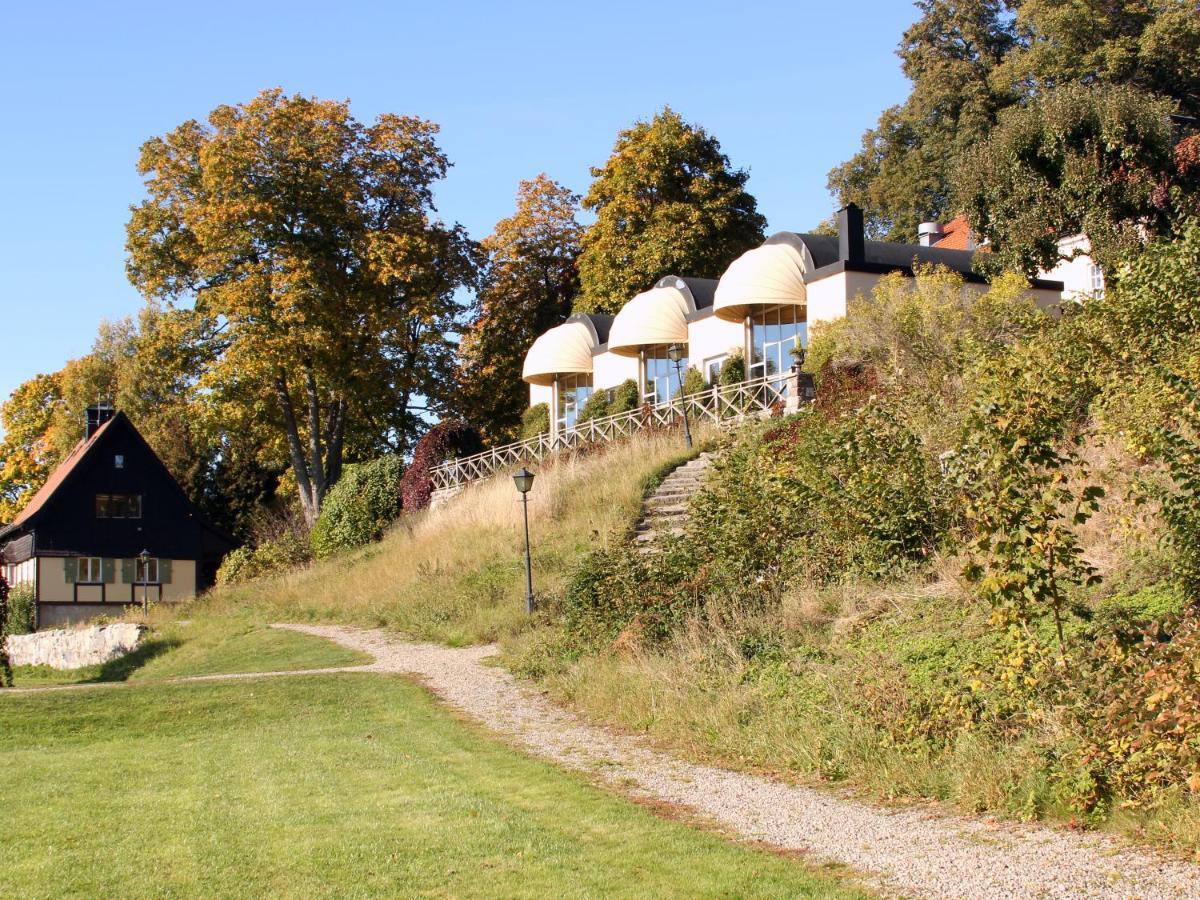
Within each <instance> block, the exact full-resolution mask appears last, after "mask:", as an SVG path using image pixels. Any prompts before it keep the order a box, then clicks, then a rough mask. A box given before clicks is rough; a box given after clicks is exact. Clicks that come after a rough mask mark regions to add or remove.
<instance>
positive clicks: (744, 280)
mask: <svg viewBox="0 0 1200 900" xmlns="http://www.w3.org/2000/svg"><path fill="white" fill-rule="evenodd" d="M804 272H805V266H804V258H803V256H802V255H801V253H800V251H799V250H797V249H796V247H794V246H793V245H792V244H791V243H769V244H763V245H762V246H761V247H755V248H754V249H753V250H747V251H746V252H745V253H743V254H742V255H741V256H739V257H738V258H737V259H735V260H734V261H733V262H732V263H731V264H730V266H729V268H728V269H726V270H725V274H724V275H722V276H721V280H720V282H718V283H717V295H716V299H715V300H714V301H713V312H714V313H715V314H716V315H717V316H718V317H719V318H722V319H726V320H728V321H731V322H737V321H740V320H741V319H744V318H745V317H746V316H747V315H748V314H749V313H750V311H751V310H752V308H753V307H755V306H801V307H807V305H808V291H807V289H806V288H805V286H804Z"/></svg>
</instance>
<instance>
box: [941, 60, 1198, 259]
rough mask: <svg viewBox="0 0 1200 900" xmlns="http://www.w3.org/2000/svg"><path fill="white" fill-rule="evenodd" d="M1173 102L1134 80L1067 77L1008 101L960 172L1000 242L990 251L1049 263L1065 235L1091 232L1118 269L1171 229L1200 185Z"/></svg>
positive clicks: (970, 206)
mask: <svg viewBox="0 0 1200 900" xmlns="http://www.w3.org/2000/svg"><path fill="white" fill-rule="evenodd" d="M1173 109H1174V103H1173V102H1172V101H1171V100H1169V99H1166V98H1160V97H1156V96H1154V95H1151V94H1147V93H1145V92H1144V91H1141V90H1138V89H1136V88H1132V87H1129V86H1126V85H1104V84H1097V85H1093V86H1085V85H1078V84H1068V85H1064V86H1062V87H1059V88H1057V89H1056V90H1053V91H1050V92H1049V93H1047V94H1045V95H1043V96H1040V97H1038V98H1037V99H1036V100H1034V101H1033V102H1032V103H1030V104H1029V105H1028V106H1022V107H1014V108H1013V109H1010V110H1007V111H1006V112H1005V113H1004V115H1003V116H1001V119H1000V124H999V125H998V126H997V127H996V129H995V130H994V131H993V132H992V133H991V135H990V136H989V137H988V138H987V139H986V140H985V141H982V142H981V143H980V144H979V145H978V146H977V147H976V148H974V149H973V150H971V151H969V152H968V153H967V154H965V157H964V159H965V162H964V164H963V165H962V166H960V167H959V174H958V178H957V183H958V196H959V198H960V201H961V204H962V206H963V208H964V209H965V210H966V211H967V215H968V218H969V219H970V221H971V224H972V227H973V228H974V229H975V232H976V233H977V234H979V235H982V236H984V237H986V238H988V239H990V240H991V241H992V243H993V246H994V248H995V250H996V252H995V253H993V254H990V255H989V257H988V259H989V261H990V262H991V263H992V264H993V265H995V266H1003V267H1006V268H1016V269H1021V270H1023V271H1025V272H1027V273H1033V272H1035V271H1036V270H1037V269H1039V268H1045V269H1049V268H1052V267H1053V266H1054V265H1055V264H1056V263H1057V262H1058V259H1059V254H1058V246H1057V239H1058V238H1059V237H1062V236H1064V235H1071V234H1078V233H1080V232H1083V233H1085V234H1087V236H1088V238H1089V240H1090V241H1091V246H1092V256H1093V257H1094V258H1095V259H1096V260H1097V262H1099V263H1100V264H1101V266H1103V267H1104V268H1105V269H1106V270H1107V271H1115V269H1116V267H1117V264H1118V262H1119V261H1120V260H1121V259H1123V258H1125V257H1126V256H1127V255H1128V254H1129V253H1131V252H1135V251H1137V250H1138V249H1139V248H1140V247H1141V246H1142V245H1143V244H1144V243H1145V241H1146V240H1147V239H1148V238H1150V237H1153V236H1154V235H1156V234H1164V233H1168V234H1169V233H1170V228H1171V222H1172V220H1173V217H1174V215H1175V214H1176V213H1177V212H1178V210H1177V209H1176V207H1178V206H1179V205H1181V204H1182V205H1183V206H1184V207H1185V208H1186V207H1188V206H1189V205H1191V204H1193V203H1194V198H1195V195H1196V193H1197V189H1198V188H1200V181H1198V176H1200V165H1197V162H1198V161H1197V160H1195V159H1194V158H1193V157H1191V156H1189V155H1188V154H1186V153H1182V152H1177V146H1176V139H1177V136H1176V133H1175V128H1174V126H1173V125H1172V124H1171V121H1170V118H1169V116H1170V114H1171V113H1172V112H1173ZM1187 146H1189V142H1185V143H1184V144H1181V145H1180V146H1179V149H1180V150H1183V149H1184V148H1186V147H1187ZM1173 189H1174V190H1173Z"/></svg>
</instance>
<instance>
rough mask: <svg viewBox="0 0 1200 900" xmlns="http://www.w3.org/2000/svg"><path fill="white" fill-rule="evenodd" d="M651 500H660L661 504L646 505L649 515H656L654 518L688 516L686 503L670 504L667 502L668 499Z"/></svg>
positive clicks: (649, 503)
mask: <svg viewBox="0 0 1200 900" xmlns="http://www.w3.org/2000/svg"><path fill="white" fill-rule="evenodd" d="M651 499H652V500H653V499H658V501H659V502H657V503H651V502H648V503H647V504H646V513H647V515H654V516H674V515H684V516H686V515H687V511H688V505H687V504H686V503H668V502H667V499H668V498H661V499H660V498H651ZM671 499H673V498H671Z"/></svg>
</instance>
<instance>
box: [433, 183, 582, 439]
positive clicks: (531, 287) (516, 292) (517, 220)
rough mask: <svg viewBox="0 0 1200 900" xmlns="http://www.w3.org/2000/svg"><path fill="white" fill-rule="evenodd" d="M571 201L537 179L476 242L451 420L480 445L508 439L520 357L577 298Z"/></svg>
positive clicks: (522, 398) (516, 421) (516, 417)
mask: <svg viewBox="0 0 1200 900" xmlns="http://www.w3.org/2000/svg"><path fill="white" fill-rule="evenodd" d="M578 210H579V197H578V196H576V195H575V194H573V193H572V192H571V191H569V190H567V189H566V188H565V187H563V186H562V185H560V184H558V183H557V182H555V181H554V180H552V179H551V178H550V177H549V176H547V175H545V174H542V175H539V176H537V177H536V178H534V179H533V180H532V181H522V182H521V184H520V187H519V188H518V190H517V208H516V211H515V212H514V213H513V214H512V215H511V216H509V217H508V218H505V219H501V220H500V221H499V222H497V223H496V228H495V230H494V231H493V232H492V234H491V235H490V236H489V237H487V238H486V239H485V240H484V241H483V249H484V250H485V251H486V253H487V258H488V263H487V268H486V271H485V273H484V275H483V277H482V281H481V287H480V290H479V293H478V296H477V298H476V301H475V307H474V311H473V318H472V320H471V323H470V325H469V326H468V327H467V329H466V330H465V331H464V332H463V336H462V341H461V342H460V344H459V357H460V368H459V373H458V387H457V389H456V390H455V409H456V411H457V413H458V415H459V416H460V417H461V418H462V419H465V420H466V421H468V422H470V423H471V424H472V425H474V426H475V427H476V428H478V429H479V430H480V432H481V433H482V435H483V437H484V439H485V440H487V441H489V442H490V443H501V442H504V441H506V440H512V439H513V438H514V437H515V436H516V432H517V430H518V429H519V428H520V425H521V413H522V412H523V411H524V409H525V407H526V405H527V403H526V399H527V396H528V395H527V391H526V388H525V385H524V383H523V382H522V381H521V365H522V362H523V361H524V357H525V353H526V351H528V349H529V346H530V345H531V344H532V343H533V341H534V339H535V338H537V336H538V335H540V334H541V333H542V332H544V331H546V330H547V329H548V328H552V327H553V326H555V325H558V324H559V323H560V322H562V321H563V319H565V318H566V317H567V316H568V315H569V314H570V312H571V304H572V302H573V301H574V299H575V295H576V294H577V293H578V291H579V274H578V270H577V262H578V258H579V249H580V237H581V235H582V233H583V228H582V226H581V225H580V224H579V222H578V220H577V219H576V214H577V212H578Z"/></svg>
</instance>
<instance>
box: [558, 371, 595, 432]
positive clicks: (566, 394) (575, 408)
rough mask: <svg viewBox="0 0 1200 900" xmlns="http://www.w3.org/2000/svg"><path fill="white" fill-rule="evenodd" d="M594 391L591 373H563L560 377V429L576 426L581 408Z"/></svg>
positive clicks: (564, 429)
mask: <svg viewBox="0 0 1200 900" xmlns="http://www.w3.org/2000/svg"><path fill="white" fill-rule="evenodd" d="M591 393H592V376H591V375H563V376H561V377H560V378H559V379H558V430H559V431H566V430H567V429H570V428H574V427H575V420H576V419H578V418H579V410H581V409H582V408H583V404H584V403H586V402H587V398H588V397H589V396H590V395H591Z"/></svg>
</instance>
